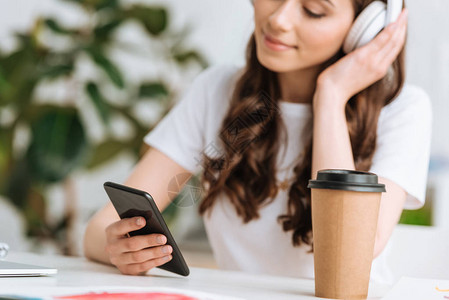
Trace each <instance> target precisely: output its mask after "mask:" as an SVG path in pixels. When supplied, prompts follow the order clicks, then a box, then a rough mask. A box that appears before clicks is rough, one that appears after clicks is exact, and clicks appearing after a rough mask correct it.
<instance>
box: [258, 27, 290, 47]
mask: <svg viewBox="0 0 449 300" xmlns="http://www.w3.org/2000/svg"><path fill="white" fill-rule="evenodd" d="M262 38H263V41H264V44H265V46H267V47H268V48H269V49H271V50H274V51H286V50H291V49H298V47H297V46H292V45H288V44H286V43H283V42H282V41H280V40H278V39H276V38H274V37H272V36H270V35H268V34H266V33H265V32H264V31H263V30H262Z"/></svg>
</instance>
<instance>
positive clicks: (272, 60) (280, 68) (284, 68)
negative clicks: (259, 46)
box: [257, 51, 304, 73]
mask: <svg viewBox="0 0 449 300" xmlns="http://www.w3.org/2000/svg"><path fill="white" fill-rule="evenodd" d="M257 60H258V61H259V63H260V64H261V65H262V66H264V67H265V68H267V69H268V70H270V71H272V72H276V73H286V72H291V71H295V70H299V69H302V68H304V66H301V64H295V63H292V61H291V59H282V58H279V57H272V56H270V55H265V54H262V55H260V54H259V51H258V52H257Z"/></svg>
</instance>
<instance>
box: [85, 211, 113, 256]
mask: <svg viewBox="0 0 449 300" xmlns="http://www.w3.org/2000/svg"><path fill="white" fill-rule="evenodd" d="M108 209H109V208H108V207H105V208H103V209H102V210H100V211H98V212H97V213H96V214H95V215H94V216H93V217H92V218H91V220H90V221H89V223H88V225H87V228H86V232H85V234H84V255H85V256H86V257H87V258H89V259H91V260H94V261H98V262H102V263H106V264H111V262H110V261H109V256H108V254H107V253H106V250H105V247H106V232H105V230H106V227H107V226H108V225H109V224H110V222H111V221H110V220H109V219H108V218H105V211H107V210H108ZM117 219H118V217H117Z"/></svg>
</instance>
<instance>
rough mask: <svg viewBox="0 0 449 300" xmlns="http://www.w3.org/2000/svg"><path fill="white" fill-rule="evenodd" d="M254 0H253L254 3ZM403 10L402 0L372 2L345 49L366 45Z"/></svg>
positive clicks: (345, 43)
mask: <svg viewBox="0 0 449 300" xmlns="http://www.w3.org/2000/svg"><path fill="white" fill-rule="evenodd" d="M253 2H254V0H251V3H253ZM401 11H402V0H388V2H387V4H385V3H384V2H382V1H373V2H371V3H370V4H369V5H368V6H367V7H366V8H365V9H364V10H363V11H362V12H361V13H360V14H359V15H358V17H357V18H356V19H355V21H354V23H353V24H352V27H351V29H350V30H349V32H348V35H347V36H346V39H345V41H344V43H343V51H344V52H345V53H349V52H351V51H354V50H355V49H357V48H360V47H362V46H364V45H366V44H367V43H368V42H369V41H371V40H372V39H373V38H375V37H376V35H377V34H378V33H379V32H380V31H381V30H382V29H383V28H384V27H386V26H387V25H388V24H390V23H392V22H394V21H396V20H397V18H398V17H399V15H400V14H401Z"/></svg>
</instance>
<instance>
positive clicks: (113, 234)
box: [104, 182, 189, 276]
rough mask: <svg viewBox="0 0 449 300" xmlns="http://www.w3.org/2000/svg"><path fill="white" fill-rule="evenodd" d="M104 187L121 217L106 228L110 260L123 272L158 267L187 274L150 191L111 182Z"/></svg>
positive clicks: (135, 273)
mask: <svg viewBox="0 0 449 300" xmlns="http://www.w3.org/2000/svg"><path fill="white" fill-rule="evenodd" d="M104 188H105V190H106V192H107V194H108V196H109V198H110V200H111V202H112V204H113V205H114V207H115V209H116V210H117V213H118V214H119V216H120V218H121V219H122V220H120V221H117V222H115V223H113V224H111V225H110V226H109V227H108V228H107V229H106V236H107V246H106V250H107V252H108V254H109V257H110V261H111V263H112V264H114V265H115V266H117V268H118V269H119V270H120V271H121V272H122V273H124V274H130V275H138V274H142V273H145V272H146V271H148V270H149V269H152V268H154V267H159V268H161V269H164V270H167V271H170V272H174V273H177V274H180V275H183V276H187V275H188V274H189V269H188V267H187V264H186V263H185V261H184V258H183V257H182V254H181V252H180V250H179V249H178V247H177V245H176V243H175V240H174V239H173V237H172V235H171V233H170V231H169V229H168V227H167V225H166V224H165V221H164V219H163V217H162V215H161V213H160V212H159V210H158V208H157V206H156V204H155V203H154V200H153V198H152V197H151V195H149V194H148V193H146V192H144V191H141V190H137V189H133V188H130V187H127V186H123V185H119V184H116V183H112V182H106V183H105V184H104Z"/></svg>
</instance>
